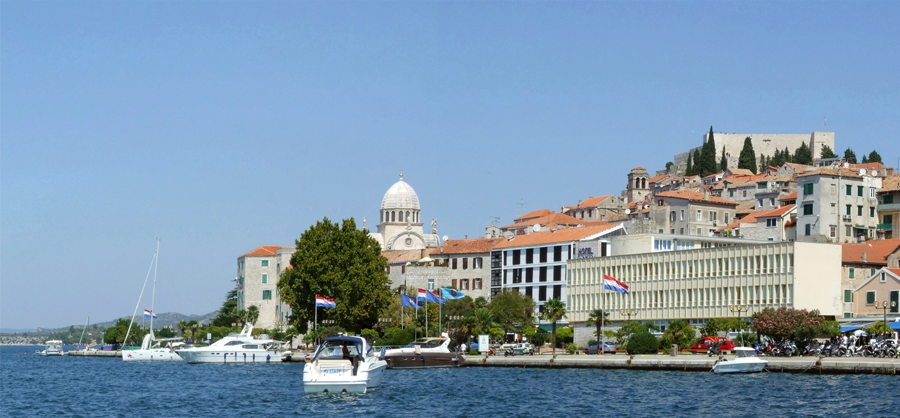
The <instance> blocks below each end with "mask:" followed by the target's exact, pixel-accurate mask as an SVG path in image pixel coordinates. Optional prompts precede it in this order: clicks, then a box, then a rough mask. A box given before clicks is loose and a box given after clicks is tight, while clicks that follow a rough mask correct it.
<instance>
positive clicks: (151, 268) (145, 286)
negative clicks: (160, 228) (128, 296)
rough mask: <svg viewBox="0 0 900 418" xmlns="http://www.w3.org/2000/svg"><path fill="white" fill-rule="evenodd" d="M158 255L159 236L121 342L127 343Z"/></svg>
mask: <svg viewBox="0 0 900 418" xmlns="http://www.w3.org/2000/svg"><path fill="white" fill-rule="evenodd" d="M157 256H159V238H157V239H156V252H155V253H153V259H152V260H150V268H148V269H147V277H145V278H144V285H143V286H141V295H140V296H138V301H137V304H135V305H134V313H132V314H131V322H130V323H128V331H125V339H124V340H122V344H123V346H124V344H128V336H129V335H131V326H132V325H134V317H135V316H136V315H137V310H138V308H139V307H140V306H141V298H143V297H144V289H146V288H147V280H149V279H150V272H151V271H152V270H153V264H154V263H155V262H156V258H157Z"/></svg>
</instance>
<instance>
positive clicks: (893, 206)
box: [875, 203, 900, 212]
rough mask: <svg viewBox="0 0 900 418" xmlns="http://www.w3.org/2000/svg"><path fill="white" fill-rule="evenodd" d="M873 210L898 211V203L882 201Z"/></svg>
mask: <svg viewBox="0 0 900 418" xmlns="http://www.w3.org/2000/svg"><path fill="white" fill-rule="evenodd" d="M875 210H877V211H879V212H893V211H900V203H882V204H880V205H878V206H876V207H875Z"/></svg>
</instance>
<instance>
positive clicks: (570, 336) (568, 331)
mask: <svg viewBox="0 0 900 418" xmlns="http://www.w3.org/2000/svg"><path fill="white" fill-rule="evenodd" d="M556 340H557V343H559V345H562V346H565V345H566V344H569V343H572V342H573V341H575V330H574V329H572V327H571V326H567V327H560V328H559V329H558V330H556Z"/></svg>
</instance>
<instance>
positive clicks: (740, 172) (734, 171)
mask: <svg viewBox="0 0 900 418" xmlns="http://www.w3.org/2000/svg"><path fill="white" fill-rule="evenodd" d="M728 171H731V175H733V176H754V175H755V174H753V172H752V171H750V170H748V169H746V168H729V169H728Z"/></svg>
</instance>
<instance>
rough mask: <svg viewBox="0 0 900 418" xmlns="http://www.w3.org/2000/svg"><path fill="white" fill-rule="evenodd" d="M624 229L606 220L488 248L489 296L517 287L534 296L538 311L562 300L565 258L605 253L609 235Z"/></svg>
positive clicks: (564, 294)
mask: <svg viewBox="0 0 900 418" xmlns="http://www.w3.org/2000/svg"><path fill="white" fill-rule="evenodd" d="M623 233H625V229H624V228H623V226H622V225H621V224H607V225H599V226H585V227H579V228H565V229H559V230H556V231H542V232H535V233H531V234H528V235H518V236H515V237H511V238H510V239H509V240H507V241H505V242H501V243H500V244H497V245H496V246H494V247H493V249H492V251H491V296H493V295H495V294H497V293H499V292H500V291H501V290H503V289H514V290H518V291H519V292H520V293H522V294H524V295H526V296H528V297H530V298H531V299H533V300H534V302H535V305H536V309H537V311H540V310H541V309H542V307H543V305H544V302H547V301H548V300H550V299H560V300H562V301H563V302H565V300H566V262H567V261H568V260H570V259H572V258H577V257H580V258H594V257H598V258H600V257H605V256H607V255H608V254H609V239H610V238H612V237H613V236H616V235H620V234H623ZM536 313H537V312H536Z"/></svg>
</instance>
